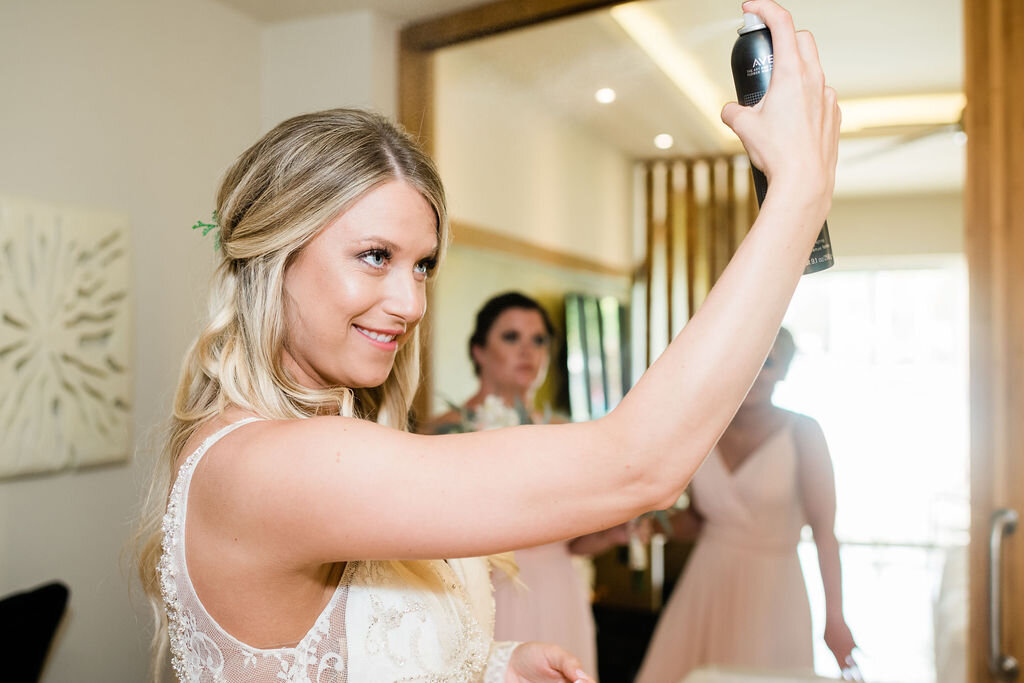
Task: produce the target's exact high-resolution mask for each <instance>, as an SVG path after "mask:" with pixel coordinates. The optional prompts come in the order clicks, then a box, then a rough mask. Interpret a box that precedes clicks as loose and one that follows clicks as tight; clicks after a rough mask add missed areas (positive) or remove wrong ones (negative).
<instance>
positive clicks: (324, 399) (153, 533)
mask: <svg viewBox="0 0 1024 683" xmlns="http://www.w3.org/2000/svg"><path fill="white" fill-rule="evenodd" d="M396 179H401V180H403V181H405V182H407V183H409V184H410V185H411V186H413V187H414V188H416V189H417V190H418V191H419V192H420V193H421V194H422V195H423V197H424V198H425V199H426V200H427V202H428V203H429V204H430V205H431V206H432V207H433V209H434V213H435V214H436V217H437V234H438V240H439V243H440V251H441V252H442V253H443V250H444V248H445V245H446V244H447V240H448V215H447V210H446V206H445V198H444V190H443V188H442V186H441V180H440V176H439V175H438V173H437V169H436V168H435V166H434V163H433V161H431V159H430V158H429V157H428V156H427V155H426V154H425V153H424V152H423V151H422V150H421V149H420V148H419V147H418V145H417V144H416V143H415V141H413V139H412V138H411V137H410V136H409V135H408V134H407V133H405V132H404V131H403V130H401V129H400V128H398V127H397V126H395V125H394V124H392V123H391V122H390V121H388V120H387V119H386V118H384V117H383V116H380V115H378V114H374V113H371V112H366V111H361V110H355V109H331V110H327V111H322V112H317V113H313V114H305V115H302V116H296V117H295V118H292V119H288V120H287V121H285V122H283V123H281V124H280V125H278V126H277V127H276V128H274V129H273V130H271V131H270V132H269V133H267V134H266V135H265V136H264V137H263V138H262V139H260V140H259V141H258V142H257V143H256V144H254V145H253V146H252V147H250V148H249V149H248V150H246V151H245V152H244V153H243V154H242V155H241V156H240V157H239V158H238V160H237V161H235V163H234V164H233V165H232V166H231V168H230V169H228V171H227V174H226V175H225V177H224V180H223V182H222V184H221V187H220V192H219V193H218V195H217V214H216V215H217V219H218V224H219V228H220V252H219V253H220V254H221V261H220V264H219V265H218V266H217V269H216V272H215V273H214V276H213V282H212V286H211V291H210V303H209V322H208V323H207V324H206V326H205V327H204V328H203V330H202V331H201V332H200V333H199V335H198V337H197V338H196V340H195V341H194V342H193V344H192V346H191V347H190V348H189V350H188V353H187V354H186V356H185V360H184V363H183V366H182V370H181V376H180V379H179V381H178V389H177V392H176V394H175V397H174V412H173V415H172V417H171V420H170V424H169V427H168V435H167V441H166V444H165V446H164V448H163V452H162V455H161V457H160V459H159V460H158V461H157V463H156V465H155V467H154V470H153V477H152V480H151V483H150V487H149V493H148V495H147V498H146V502H145V504H144V509H143V514H142V517H141V519H140V522H139V526H138V532H137V536H136V538H137V541H138V558H137V559H138V568H139V576H140V577H141V579H142V585H143V588H144V589H145V591H146V594H147V595H148V596H149V598H150V601H151V602H152V605H153V609H154V616H155V621H156V633H155V634H154V640H153V642H154V646H155V657H154V673H155V674H157V673H158V672H159V667H160V666H161V663H162V661H163V657H164V655H165V654H166V649H167V617H166V614H165V612H164V608H163V604H162V601H161V595H160V584H159V580H158V575H157V563H158V562H159V559H160V554H161V541H162V532H161V522H162V519H163V514H164V511H165V507H166V504H167V495H168V491H169V490H170V485H171V482H172V481H173V479H174V474H175V462H176V461H177V458H178V455H179V454H180V453H181V451H182V449H183V448H184V447H185V444H186V442H188V440H189V439H190V438H191V437H192V435H193V434H195V432H196V430H197V429H199V427H200V426H201V425H203V424H204V423H205V422H207V421H208V420H210V419H211V418H213V417H214V416H216V415H218V414H220V413H222V412H223V411H224V410H225V409H226V408H227V407H228V406H231V405H235V406H239V407H241V408H244V409H246V410H249V411H252V412H254V413H256V414H258V415H261V416H263V417H266V418H277V419H286V418H303V417H310V416H313V415H317V414H325V413H333V414H341V415H344V416H347V417H360V418H364V419H368V420H373V421H376V422H378V423H380V424H384V425H387V426H389V427H393V428H396V429H406V428H407V423H408V412H409V408H410V407H411V405H412V400H413V396H414V394H415V393H416V388H417V385H418V382H419V336H418V333H414V335H413V337H412V338H410V339H409V340H408V341H407V343H406V344H405V345H404V346H403V347H402V348H401V349H399V351H398V353H397V355H396V358H395V364H394V368H393V369H392V371H391V373H390V375H389V376H388V378H387V380H386V381H385V382H384V384H383V385H381V386H379V387H372V388H356V389H353V388H349V387H330V388H326V389H310V388H307V387H304V386H302V385H300V384H299V383H298V382H297V381H295V379H294V378H293V377H292V376H291V375H290V374H289V373H288V371H287V370H286V369H285V367H284V366H283V365H282V362H281V360H282V350H283V348H284V343H285V322H284V321H285V317H284V307H283V296H282V294H283V281H284V274H285V270H286V268H287V267H288V265H289V263H291V261H292V260H293V259H294V258H295V256H296V255H297V254H298V252H299V251H300V250H301V249H302V248H303V247H304V246H305V245H306V244H308V243H309V242H310V241H311V240H312V239H313V238H314V237H315V236H316V235H317V234H318V233H319V232H320V230H321V229H323V228H324V226H326V225H327V224H328V223H329V222H331V221H332V220H333V219H334V218H336V217H337V216H338V215H340V214H341V213H343V212H344V211H345V210H347V209H348V208H349V207H350V206H352V204H354V203H355V202H356V201H358V200H359V199H360V198H361V197H363V196H364V195H366V193H368V192H369V191H371V190H373V189H374V188H376V187H378V186H379V185H381V184H382V183H385V182H388V181H390V180H396Z"/></svg>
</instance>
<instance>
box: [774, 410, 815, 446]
mask: <svg viewBox="0 0 1024 683" xmlns="http://www.w3.org/2000/svg"><path fill="white" fill-rule="evenodd" d="M780 410H782V412H783V413H784V414H785V416H786V419H787V420H788V421H789V423H790V425H792V429H793V434H794V435H795V436H796V438H798V439H801V438H804V439H805V438H809V437H810V438H814V437H817V436H818V435H820V434H821V433H822V431H821V425H820V424H818V421H817V420H815V419H814V418H813V417H811V416H810V415H804V414H803V413H797V412H795V411H792V410H786V409H784V408H780Z"/></svg>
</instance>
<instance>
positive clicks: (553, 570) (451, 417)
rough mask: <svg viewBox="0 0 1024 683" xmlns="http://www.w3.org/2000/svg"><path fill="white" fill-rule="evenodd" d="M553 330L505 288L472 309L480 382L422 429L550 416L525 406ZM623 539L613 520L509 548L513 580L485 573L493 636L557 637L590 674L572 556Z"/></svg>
mask: <svg viewBox="0 0 1024 683" xmlns="http://www.w3.org/2000/svg"><path fill="white" fill-rule="evenodd" d="M553 334H554V328H553V326H552V325H551V320H550V318H549V317H548V314H547V312H546V311H545V310H544V308H543V307H541V305H540V304H539V303H537V301H535V300H534V299H532V298H530V297H528V296H525V295H523V294H520V293H518V292H507V293H504V294H499V295H497V296H495V297H493V298H491V299H490V300H489V301H487V302H486V303H485V304H484V305H483V307H482V308H481V309H480V311H479V312H478V313H477V317H476V326H475V329H474V331H473V335H472V336H471V337H470V340H469V354H470V358H471V359H472V361H473V369H474V370H475V371H476V374H477V377H479V379H480V387H479V389H478V390H477V392H476V393H475V394H474V395H473V396H472V397H471V398H470V399H469V400H468V401H466V404H465V406H464V407H463V411H462V412H463V414H462V415H460V414H459V412H458V411H454V410H453V411H451V412H449V413H446V414H444V415H442V416H440V417H438V418H437V419H435V420H434V421H433V422H432V424H431V426H430V427H429V431H431V432H434V433H444V432H451V431H453V430H459V429H466V428H469V429H489V428H496V427H503V426H509V425H510V423H512V424H519V423H521V422H557V421H558V420H557V419H556V420H550V419H546V418H545V417H544V416H542V415H538V414H532V413H528V412H527V409H528V407H532V406H533V404H534V393H535V391H536V390H537V388H538V387H539V386H540V385H541V384H542V383H543V381H544V378H545V376H546V375H547V368H548V360H549V356H550V346H551V338H552V336H553ZM498 399H500V401H499V400H498ZM466 422H469V423H470V424H469V425H467V424H465V423H466ZM628 540H629V534H628V532H627V531H626V527H625V525H619V526H617V527H613V528H611V529H607V530H605V531H599V532H597V533H593V534H588V535H586V536H581V537H579V538H576V539H571V540H565V541H556V542H554V543H548V544H545V545H541V546H536V547H533V548H524V549H522V550H516V551H515V554H514V557H515V563H516V565H517V568H518V570H517V572H516V575H515V578H514V579H513V578H510V577H509V575H508V574H506V573H505V572H502V571H500V570H499V571H496V572H494V573H493V574H494V575H493V579H494V600H495V622H494V632H495V637H496V638H498V639H501V640H542V641H545V642H551V643H557V644H558V645H561V646H562V647H564V648H565V649H567V650H568V651H569V652H572V653H573V654H575V655H576V656H577V657H579V658H580V660H581V661H582V662H583V667H584V670H585V671H587V672H588V673H590V674H591V675H596V673H597V651H596V634H595V631H594V617H593V612H592V611H591V607H590V589H589V588H588V586H587V585H586V583H585V582H584V580H583V577H582V575H581V573H580V571H579V570H578V569H577V567H576V566H574V563H573V555H592V554H596V553H599V552H602V551H603V550H605V549H607V548H609V547H611V546H613V545H622V544H625V543H627V542H628Z"/></svg>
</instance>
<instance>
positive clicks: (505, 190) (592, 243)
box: [435, 44, 633, 268]
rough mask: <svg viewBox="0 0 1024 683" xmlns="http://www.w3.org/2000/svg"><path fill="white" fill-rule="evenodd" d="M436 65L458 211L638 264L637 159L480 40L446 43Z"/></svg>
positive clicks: (444, 153) (441, 158)
mask: <svg viewBox="0 0 1024 683" xmlns="http://www.w3.org/2000/svg"><path fill="white" fill-rule="evenodd" d="M436 65H437V67H436V68H437V72H436V79H435V80H436V105H437V113H436V122H437V136H436V139H437V143H436V145H435V155H436V158H437V163H438V166H439V167H440V170H441V176H442V178H443V179H444V182H445V187H446V190H447V193H448V199H449V210H450V213H451V215H452V217H453V218H456V219H459V220H462V221H465V222H467V223H470V224H473V225H476V226H479V227H482V228H485V229H487V230H491V231H493V232H496V233H499V234H502V235H508V236H511V237H515V238H517V239H523V240H526V241H529V242H533V243H535V244H538V245H541V246H544V247H548V248H552V249H557V250H560V251H565V252H570V253H574V254H577V255H578V256H582V257H585V258H589V259H592V260H595V261H599V262H602V263H606V264H609V265H613V266H618V267H624V268H629V267H630V266H631V263H632V254H631V236H630V230H631V227H630V225H631V223H630V221H631V219H632V214H631V210H632V209H631V206H632V204H631V201H632V192H633V188H632V166H631V164H630V163H629V161H628V160H627V159H626V158H625V157H624V156H623V155H622V154H621V153H620V152H618V151H617V150H616V149H614V148H612V147H610V146H608V145H607V144H605V143H604V142H603V141H602V140H600V139H597V138H595V137H593V136H591V135H589V134H588V133H587V132H585V131H583V130H581V129H580V128H579V127H578V126H575V125H572V124H570V123H568V122H566V121H564V120H562V119H561V118H559V117H558V116H557V115H554V114H552V113H551V112H549V111H547V110H546V109H544V108H542V107H539V106H538V105H537V103H536V100H535V98H532V97H530V96H529V95H528V94H527V93H526V92H524V91H523V90H522V89H521V88H519V87H518V86H517V85H516V84H515V83H512V82H510V81H509V80H508V79H507V78H506V77H504V76H503V75H502V74H500V73H498V72H497V71H495V70H494V69H493V68H492V67H491V66H489V65H488V64H487V62H486V61H484V60H483V59H481V58H480V57H479V56H478V55H477V54H475V53H474V51H473V46H472V44H469V45H467V46H465V47H455V48H449V49H446V50H442V51H441V52H440V53H439V54H438V55H437V59H436ZM456 239H457V237H456Z"/></svg>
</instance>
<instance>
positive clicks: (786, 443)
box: [636, 329, 855, 683]
mask: <svg viewBox="0 0 1024 683" xmlns="http://www.w3.org/2000/svg"><path fill="white" fill-rule="evenodd" d="M794 351H795V347H794V345H793V338H792V336H791V335H790V334H789V332H788V331H786V330H785V329H783V330H781V331H780V332H779V336H778V338H777V339H776V341H775V345H774V347H773V348H772V351H771V353H770V354H769V356H768V358H767V360H766V361H765V364H764V368H763V369H762V370H761V373H760V374H759V375H758V377H757V380H756V381H755V382H754V384H753V386H752V387H751V389H750V393H749V394H748V395H747V397H746V399H745V400H744V402H743V404H742V406H740V409H739V411H738V412H737V413H736V416H735V417H734V418H733V421H732V422H731V423H730V425H729V426H728V427H727V428H726V430H725V433H723V434H722V437H721V439H720V440H719V442H718V444H717V445H716V446H715V449H714V450H713V451H712V453H711V455H710V456H709V457H708V459H707V460H706V461H705V462H704V464H703V465H702V466H701V468H700V469H699V470H698V471H697V473H696V475H695V476H694V478H693V480H692V482H691V484H690V487H691V489H690V490H691V493H692V498H691V500H692V504H691V507H690V508H689V509H688V510H687V511H686V512H685V513H684V514H682V515H679V516H677V517H675V518H674V519H673V524H674V526H675V529H676V536H677V537H686V536H689V537H690V538H693V537H698V538H699V540H698V542H697V546H696V548H695V549H694V552H693V554H692V555H691V557H690V560H689V562H688V563H687V566H686V569H685V570H684V572H683V577H682V580H681V581H680V582H679V585H678V586H677V587H676V589H675V591H674V592H673V594H672V597H671V598H670V600H669V603H668V604H667V605H666V606H665V609H664V611H663V612H662V615H661V619H660V620H659V622H658V626H657V628H656V629H655V632H654V636H653V638H652V640H651V644H650V646H649V647H648V650H647V654H646V656H645V658H644V662H643V665H642V666H641V669H640V673H639V674H638V675H637V678H636V683H668V682H675V681H681V680H682V679H683V678H684V677H685V676H686V675H687V674H688V673H689V672H690V671H692V670H693V669H695V668H698V667H699V666H701V665H706V664H717V665H735V666H743V667H752V668H757V669H758V670H778V671H785V672H789V673H792V674H797V673H813V672H814V662H813V656H812V632H811V613H810V607H809V605H808V601H807V591H806V587H805V585H804V580H803V574H802V573H801V569H800V561H799V558H798V557H797V552H796V547H797V542H798V541H799V540H800V530H801V528H802V527H803V525H804V524H805V523H809V524H810V525H811V529H812V530H813V532H814V540H815V544H816V545H817V548H818V562H819V565H820V568H821V577H822V581H823V584H824V587H825V603H826V612H827V615H826V626H825V642H826V644H827V645H828V647H829V649H830V650H831V651H832V653H833V655H835V658H836V661H837V662H838V663H839V666H840V668H843V669H847V668H848V667H850V666H851V665H852V659H851V653H852V650H853V648H854V646H855V644H854V641H853V636H852V635H851V633H850V629H849V628H848V627H847V625H846V620H845V618H844V616H843V604H842V580H841V571H840V565H839V544H838V542H837V541H836V537H835V533H834V532H833V524H834V521H835V481H834V478H833V472H832V462H831V459H830V457H829V452H828V446H827V445H826V443H825V437H824V435H823V434H822V431H821V427H819V426H818V423H817V422H815V421H814V420H813V419H812V418H810V417H807V416H805V415H799V414H796V413H792V412H789V411H787V410H783V409H781V408H778V407H777V406H775V405H773V404H772V402H771V396H772V391H773V389H774V387H775V384H776V383H777V382H778V381H779V380H781V379H782V378H783V377H784V376H785V374H786V370H787V369H788V366H789V362H790V360H791V359H792V357H793V353H794Z"/></svg>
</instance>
